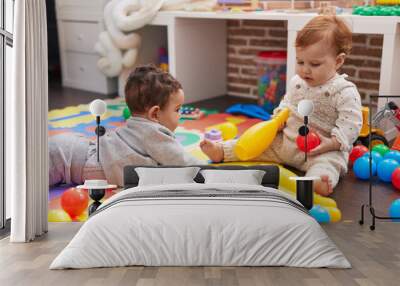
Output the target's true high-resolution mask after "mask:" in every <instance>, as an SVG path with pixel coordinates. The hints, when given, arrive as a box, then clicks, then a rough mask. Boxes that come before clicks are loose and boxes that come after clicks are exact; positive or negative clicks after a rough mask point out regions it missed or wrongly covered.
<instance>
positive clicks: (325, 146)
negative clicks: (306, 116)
mask: <svg viewBox="0 0 400 286" xmlns="http://www.w3.org/2000/svg"><path fill="white" fill-rule="evenodd" d="M314 132H315V131H314ZM315 133H316V134H317V135H318V136H319V139H320V140H321V143H320V144H319V145H318V146H317V147H315V148H314V149H312V150H310V152H308V154H309V155H310V156H315V155H319V154H323V153H326V152H330V151H339V150H340V143H339V141H337V139H336V137H335V136H333V137H331V138H328V137H325V136H322V135H321V134H319V133H318V132H315Z"/></svg>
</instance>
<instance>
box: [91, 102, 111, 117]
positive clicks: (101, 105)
mask: <svg viewBox="0 0 400 286" xmlns="http://www.w3.org/2000/svg"><path fill="white" fill-rule="evenodd" d="M89 110H90V113H92V114H93V115H94V116H101V115H102V114H104V113H105V112H106V110H107V104H106V103H105V102H104V101H103V100H101V99H95V100H93V101H92V102H91V103H90V105H89Z"/></svg>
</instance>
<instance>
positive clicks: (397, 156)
mask: <svg viewBox="0 0 400 286" xmlns="http://www.w3.org/2000/svg"><path fill="white" fill-rule="evenodd" d="M383 159H394V160H396V161H397V163H400V152H399V151H396V150H391V151H389V152H387V153H386V154H385V156H384V157H383Z"/></svg>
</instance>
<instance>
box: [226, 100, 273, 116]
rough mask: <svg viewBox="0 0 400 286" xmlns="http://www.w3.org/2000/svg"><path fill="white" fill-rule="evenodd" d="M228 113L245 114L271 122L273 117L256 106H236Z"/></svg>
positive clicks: (239, 104) (227, 111) (227, 110)
mask: <svg viewBox="0 0 400 286" xmlns="http://www.w3.org/2000/svg"><path fill="white" fill-rule="evenodd" d="M225 112H226V113H231V114H243V115H246V116H248V117H254V118H259V119H261V120H269V119H270V118H271V115H270V114H269V113H268V112H266V111H265V110H264V109H263V108H261V107H260V106H258V105H255V104H241V103H238V104H234V105H232V106H231V107H229V108H228V109H226V110H225Z"/></svg>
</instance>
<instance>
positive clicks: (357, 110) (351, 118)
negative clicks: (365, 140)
mask: <svg viewBox="0 0 400 286" xmlns="http://www.w3.org/2000/svg"><path fill="white" fill-rule="evenodd" d="M346 78H347V75H346V74H342V75H339V74H336V75H335V76H334V77H333V78H331V79H330V80H329V81H327V82H326V83H325V84H323V85H321V86H316V87H310V86H309V85H308V84H307V83H306V82H305V81H304V80H303V79H301V78H300V77H299V76H298V75H295V76H294V77H293V78H292V79H291V81H290V84H289V90H288V92H287V93H286V95H285V96H284V98H283V99H282V101H281V102H280V104H279V106H278V107H277V108H276V109H275V110H274V114H276V113H277V112H278V111H280V110H281V109H282V108H284V107H288V108H289V109H290V111H291V113H290V116H289V119H288V121H287V128H284V129H283V132H284V135H286V136H288V137H289V138H291V139H293V141H294V140H295V138H296V137H297V135H298V133H297V130H295V129H293V128H290V124H291V123H293V125H298V124H296V123H298V121H299V120H300V121H303V117H302V116H301V115H300V114H299V113H298V112H297V105H298V103H299V102H300V100H302V99H310V100H312V102H313V103H314V111H313V113H312V114H311V115H310V116H309V123H310V127H311V128H313V129H315V130H316V131H317V132H319V133H321V134H322V135H323V136H327V137H331V136H336V139H337V140H338V141H339V142H340V145H341V147H340V150H341V151H343V152H349V151H350V150H351V148H352V145H353V143H354V141H355V140H356V139H357V138H358V135H359V133H360V130H361V127H362V124H363V119H362V110H361V98H360V94H359V92H358V90H357V87H356V86H355V85H354V83H352V82H350V81H348V80H346Z"/></svg>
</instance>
